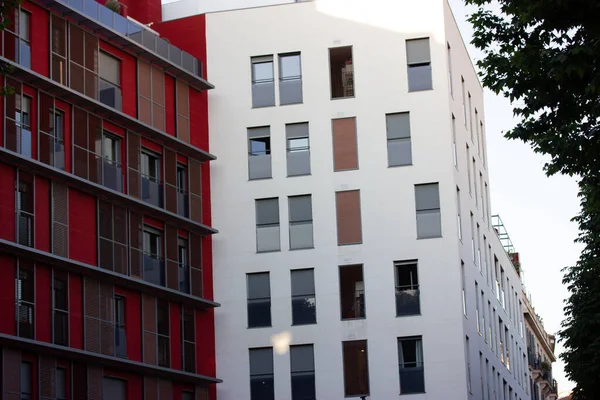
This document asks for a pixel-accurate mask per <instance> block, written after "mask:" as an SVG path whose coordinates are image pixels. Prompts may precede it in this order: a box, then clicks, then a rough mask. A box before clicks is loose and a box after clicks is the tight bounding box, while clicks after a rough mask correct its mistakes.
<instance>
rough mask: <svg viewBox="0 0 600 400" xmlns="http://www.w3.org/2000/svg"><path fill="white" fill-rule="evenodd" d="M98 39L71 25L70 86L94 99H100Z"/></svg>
mask: <svg viewBox="0 0 600 400" xmlns="http://www.w3.org/2000/svg"><path fill="white" fill-rule="evenodd" d="M98 53H99V49H98V38H97V37H96V36H94V34H92V33H89V32H86V31H84V30H83V29H81V28H79V27H78V26H76V25H74V24H69V57H70V58H69V61H70V62H69V86H70V87H71V88H72V89H74V90H76V91H78V92H79V93H83V94H85V95H86V96H88V97H91V98H93V99H97V98H98V92H99V91H98V59H99V55H98Z"/></svg>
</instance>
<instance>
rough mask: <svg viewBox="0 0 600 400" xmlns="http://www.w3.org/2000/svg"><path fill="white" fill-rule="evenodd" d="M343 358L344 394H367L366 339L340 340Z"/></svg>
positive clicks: (367, 358)
mask: <svg viewBox="0 0 600 400" xmlns="http://www.w3.org/2000/svg"><path fill="white" fill-rule="evenodd" d="M342 348H343V353H344V354H343V360H344V394H345V395H346V397H349V396H360V395H368V394H369V357H368V355H367V341H366V340H352V341H347V342H342Z"/></svg>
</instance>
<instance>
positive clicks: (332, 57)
mask: <svg viewBox="0 0 600 400" xmlns="http://www.w3.org/2000/svg"><path fill="white" fill-rule="evenodd" d="M329 68H330V83H331V98H332V99H337V98H342V97H353V96H354V64H353V63H352V47H351V46H347V47H335V48H332V49H329Z"/></svg>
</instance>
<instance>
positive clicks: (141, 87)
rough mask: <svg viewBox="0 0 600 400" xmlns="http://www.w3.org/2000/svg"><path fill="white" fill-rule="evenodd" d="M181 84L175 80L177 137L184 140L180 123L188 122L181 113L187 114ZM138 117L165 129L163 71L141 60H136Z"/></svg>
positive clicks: (185, 100) (184, 93)
mask: <svg viewBox="0 0 600 400" xmlns="http://www.w3.org/2000/svg"><path fill="white" fill-rule="evenodd" d="M182 86H186V85H185V84H183V85H182V84H181V83H180V82H179V81H177V84H176V90H177V99H176V104H175V107H177V110H176V111H177V120H176V122H177V137H179V138H180V139H181V140H184V141H186V140H185V139H186V137H185V134H184V132H182V126H181V125H182V124H184V127H185V123H186V122H189V121H188V120H187V119H186V117H184V118H183V119H182V113H183V114H184V115H186V116H187V114H186V110H185V108H186V106H187V104H186V102H187V101H188V94H187V93H186V92H185V88H184V87H182ZM184 97H185V98H184ZM138 118H139V119H140V121H142V122H144V123H146V124H148V125H150V126H153V127H155V128H156V129H158V130H161V131H164V130H165V73H164V72H163V71H162V70H161V69H159V68H156V67H154V66H151V65H150V64H148V63H145V62H143V61H141V60H139V61H138ZM187 141H188V142H189V140H187Z"/></svg>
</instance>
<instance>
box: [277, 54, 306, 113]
mask: <svg viewBox="0 0 600 400" xmlns="http://www.w3.org/2000/svg"><path fill="white" fill-rule="evenodd" d="M297 103H302V67H301V62H300V53H293V54H280V55H279V104H281V105H284V104H297Z"/></svg>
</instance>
